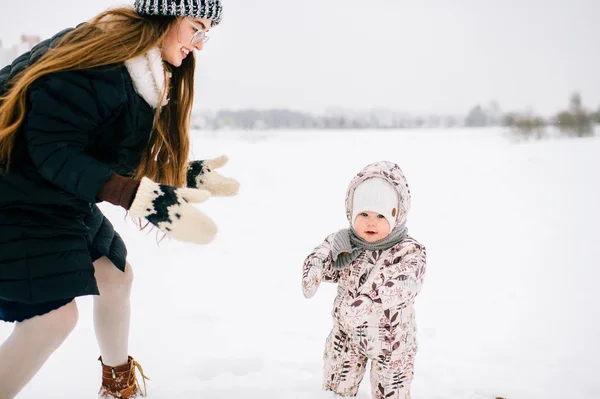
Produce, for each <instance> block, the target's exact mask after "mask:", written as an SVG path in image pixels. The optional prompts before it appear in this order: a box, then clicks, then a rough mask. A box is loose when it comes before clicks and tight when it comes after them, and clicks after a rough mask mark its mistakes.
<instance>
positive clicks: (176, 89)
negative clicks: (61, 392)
mask: <svg viewBox="0 0 600 399" xmlns="http://www.w3.org/2000/svg"><path fill="white" fill-rule="evenodd" d="M221 15H222V7H221V2H220V0H186V1H185V2H182V1H179V0H158V1H157V0H136V1H135V4H134V7H133V8H131V7H122V8H117V9H113V10H108V11H106V12H103V13H101V14H99V15H98V16H96V17H95V18H94V19H92V20H91V21H90V22H87V23H84V24H81V25H79V26H78V27H77V28H75V29H70V30H65V31H62V32H60V33H59V34H57V35H56V36H55V37H53V38H52V39H49V40H47V41H45V42H42V43H40V44H39V45H38V46H36V47H35V48H34V49H33V50H32V51H30V52H29V53H26V54H24V55H22V56H21V57H19V58H18V59H17V60H15V62H13V64H12V65H11V66H8V67H6V68H4V69H3V70H1V71H0V96H1V97H0V320H3V321H8V322H16V324H15V327H14V330H13V332H12V334H11V335H10V337H9V338H8V339H7V340H6V342H4V343H3V344H2V346H0V399H8V398H13V397H14V396H15V395H16V394H17V393H18V392H19V391H20V390H21V389H22V388H23V387H24V386H25V385H26V384H27V383H28V382H29V381H30V380H31V378H32V377H33V376H34V375H35V373H36V372H37V371H38V370H39V369H40V368H41V367H42V365H43V364H44V363H45V362H46V361H47V359H48V358H49V357H50V355H51V354H52V353H53V352H54V351H55V350H56V349H57V348H58V347H59V346H60V345H61V343H62V342H63V341H64V340H65V338H66V337H67V336H68V335H69V333H70V332H71V331H72V330H73V328H74V327H75V324H76V322H77V318H78V312H77V306H76V303H75V300H74V298H76V297H78V296H83V295H95V296H94V327H95V332H96V337H97V340H98V345H99V348H100V353H101V358H100V360H101V362H102V383H101V388H100V396H101V397H105V398H113V397H118V398H132V397H136V396H138V395H140V394H142V392H141V389H140V386H139V384H138V382H137V378H136V372H135V368H136V367H137V368H140V367H139V364H138V363H137V362H136V361H135V360H134V359H133V358H132V357H130V356H129V354H128V335H129V321H130V307H129V295H130V289H131V284H132V279H133V275H132V271H131V265H130V264H129V263H127V261H126V255H127V251H126V248H125V245H124V243H123V241H122V240H121V238H120V237H119V235H118V234H117V233H116V232H115V231H114V230H113V227H112V225H111V224H110V222H109V221H108V220H107V219H106V218H105V217H104V216H103V215H102V213H101V212H100V210H99V209H98V208H97V207H96V205H95V203H96V202H100V201H108V202H110V203H112V204H114V205H118V206H121V207H123V208H125V209H127V210H128V211H129V214H130V215H132V216H134V217H137V218H144V219H146V220H147V221H148V222H149V223H151V224H153V225H154V226H155V227H156V228H158V229H160V230H161V231H162V232H164V233H165V234H166V235H168V236H171V237H174V238H177V239H181V240H185V241H190V242H195V243H207V242H209V241H210V240H211V239H212V238H213V236H214V235H215V234H216V226H215V224H214V223H213V221H212V220H211V219H210V218H208V217H207V216H205V215H204V214H203V213H202V212H200V211H199V210H197V209H196V208H195V207H193V206H192V205H191V204H190V203H192V202H201V201H204V200H206V199H207V198H208V197H209V196H210V194H214V195H233V194H235V193H236V192H237V190H238V183H237V182H236V181H235V180H233V179H229V178H225V177H223V176H221V175H219V174H218V173H217V172H215V171H214V169H215V168H217V167H220V166H222V165H223V164H224V163H225V162H226V161H227V159H226V157H220V158H217V159H215V160H210V161H193V162H189V163H188V155H189V154H188V152H189V137H188V126H189V117H190V111H191V107H192V100H193V96H194V90H193V88H194V67H195V60H194V50H202V48H203V46H204V43H205V42H206V41H207V40H208V36H207V32H208V30H209V29H210V28H212V27H214V26H215V25H217V24H218V23H219V22H220V21H221ZM140 370H141V368H140ZM142 375H143V373H142ZM144 381H145V377H144ZM82 394H83V393H82Z"/></svg>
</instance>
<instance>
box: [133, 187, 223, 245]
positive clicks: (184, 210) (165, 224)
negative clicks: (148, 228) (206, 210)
mask: <svg viewBox="0 0 600 399" xmlns="http://www.w3.org/2000/svg"><path fill="white" fill-rule="evenodd" d="M209 197H210V193H209V192H208V191H205V190H198V189H195V188H183V187H172V186H167V185H164V184H159V183H156V182H154V181H152V180H150V179H148V178H147V177H144V178H142V181H141V182H140V186H139V188H138V190H137V192H136V194H135V198H134V199H133V203H132V204H131V208H130V209H129V213H130V214H131V216H134V217H139V218H145V219H146V220H148V221H149V222H150V223H152V224H153V225H155V226H156V227H158V228H159V229H160V230H161V231H163V232H164V233H165V234H167V235H168V236H170V237H173V238H176V239H178V240H182V241H189V242H193V243H197V244H206V243H208V242H210V241H211V240H212V239H213V238H214V236H215V235H216V233H217V226H216V225H215V223H214V222H213V221H212V220H211V219H210V218H209V217H207V216H206V215H205V214H203V213H202V212H200V211H199V210H198V209H196V208H194V207H193V206H192V205H191V204H190V202H203V201H206V199H208V198H209Z"/></svg>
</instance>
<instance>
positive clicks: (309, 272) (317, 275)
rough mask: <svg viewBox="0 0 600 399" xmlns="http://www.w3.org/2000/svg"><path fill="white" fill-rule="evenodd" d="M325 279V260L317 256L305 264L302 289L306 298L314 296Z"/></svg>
mask: <svg viewBox="0 0 600 399" xmlns="http://www.w3.org/2000/svg"><path fill="white" fill-rule="evenodd" d="M322 279H323V261H322V260H321V259H319V258H317V257H315V258H312V259H311V260H310V261H308V263H307V264H305V267H304V276H303V278H302V291H303V293H304V296H305V297H306V298H312V296H313V295H315V293H316V292H317V289H318V288H319V285H320V284H321V280H322Z"/></svg>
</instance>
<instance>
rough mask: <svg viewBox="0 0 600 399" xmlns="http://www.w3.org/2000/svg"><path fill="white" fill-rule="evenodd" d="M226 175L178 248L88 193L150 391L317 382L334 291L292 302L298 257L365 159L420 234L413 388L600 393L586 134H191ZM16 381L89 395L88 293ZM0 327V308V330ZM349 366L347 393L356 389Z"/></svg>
mask: <svg viewBox="0 0 600 399" xmlns="http://www.w3.org/2000/svg"><path fill="white" fill-rule="evenodd" d="M194 149H195V151H194V152H195V156H196V157H197V158H208V157H214V156H218V155H220V154H222V153H226V154H228V155H229V156H230V159H231V161H230V163H229V165H227V166H226V167H225V168H224V169H222V170H221V172H222V173H223V174H224V175H228V176H232V177H236V178H238V179H239V180H240V182H241V184H242V188H241V190H240V193H239V195H238V196H237V197H234V198H212V199H210V200H209V201H208V202H207V203H204V204H201V205H200V208H201V209H202V210H204V211H205V212H206V213H207V214H209V215H210V216H211V217H213V218H214V220H215V221H216V222H217V224H218V226H219V236H218V238H217V239H216V241H215V242H214V243H212V244H210V245H208V246H193V245H189V244H184V243H178V242H174V241H170V240H164V241H162V242H161V243H160V244H159V245H157V243H156V241H157V240H156V235H155V234H154V233H150V234H148V233H147V232H146V231H144V232H138V231H136V228H135V226H134V224H133V222H131V221H130V220H126V219H124V213H123V212H122V211H120V210H118V209H116V208H114V207H111V206H109V205H106V206H105V205H104V204H103V205H102V208H103V210H105V211H106V213H107V215H108V216H109V217H110V218H111V220H112V222H113V223H114V224H115V226H116V228H117V229H118V230H119V231H120V232H121V234H122V235H123V237H124V239H125V240H126V242H127V243H128V247H129V253H130V255H129V260H130V262H131V263H132V264H133V266H134V271H135V274H136V281H135V285H134V292H133V299H132V301H133V305H132V306H133V320H132V331H131V333H132V337H131V345H130V352H131V354H132V355H133V356H135V357H136V358H137V359H138V361H139V362H140V363H141V364H142V365H143V366H144V371H145V373H146V374H147V375H148V376H149V377H150V378H151V381H149V382H148V391H149V397H150V398H157V399H158V398H164V399H166V398H169V399H172V398H185V399H187V398H190V399H191V398H193V399H196V398H203V399H217V398H218V399H229V398H260V399H288V398H289V399H291V398H302V399H304V398H306V399H308V398H310V399H319V398H329V397H330V396H329V395H327V394H325V393H323V392H321V367H322V363H321V356H322V351H323V345H324V342H325V338H326V336H327V334H328V332H329V329H330V327H331V319H330V316H329V312H330V311H331V304H332V301H333V298H334V295H335V287H334V286H333V285H325V286H322V287H321V290H320V291H319V292H318V293H317V295H316V296H315V297H314V298H313V299H311V300H306V299H304V297H303V296H302V292H301V288H300V277H301V273H300V270H301V266H302V261H303V260H304V257H305V256H306V255H307V254H308V253H309V252H310V251H311V250H312V248H313V247H314V246H316V245H317V244H319V243H320V242H321V241H322V240H323V239H324V238H325V237H326V236H327V234H329V233H330V232H333V231H335V230H337V229H339V228H343V227H345V226H346V220H345V215H344V196H345V190H346V187H347V184H348V183H349V181H350V179H351V178H352V177H353V176H354V175H355V173H356V172H358V171H359V170H360V169H361V168H362V167H363V166H365V165H366V164H368V163H370V162H373V161H378V160H390V161H394V162H397V163H398V164H400V166H401V167H402V168H403V170H404V172H405V174H406V176H407V178H408V181H409V184H410V185H411V191H412V195H413V202H412V204H413V206H412V210H411V213H410V214H409V218H408V227H409V232H410V233H411V235H413V236H414V237H416V238H417V239H418V240H420V241H422V242H423V243H424V244H425V245H426V246H427V250H428V268H427V273H426V276H425V285H424V287H423V291H422V292H421V294H420V295H419V297H417V301H416V309H417V322H418V328H419V343H420V349H419V353H418V355H417V359H416V369H415V379H414V382H413V390H412V393H413V399H419V398H421V399H442V398H447V399H457V398H459V399H479V398H482V399H483V398H494V397H496V396H503V397H506V398H509V399H532V398H540V399H542V398H543V399H565V398H573V399H597V398H599V397H600V378H599V377H598V373H599V372H600V307H599V304H600V288H599V284H600V270H599V267H600V244H599V241H598V240H599V238H600V234H599V233H598V226H600V209H599V204H600V178H599V173H598V172H599V171H600V156H599V155H598V154H600V136H599V135H597V136H596V137H594V138H587V139H549V140H542V141H532V142H522V143H515V142H512V141H511V140H508V139H507V137H505V136H504V135H503V134H502V133H501V132H500V131H496V130H494V129H486V130H441V131H435V130H429V131H426V130H418V131H368V132H365V131H362V132H330V131H312V132H306V131H300V132H266V133H261V132H247V133H242V132H229V133H219V134H215V133H211V132H203V133H200V132H197V133H195V137H194ZM78 304H79V307H80V321H79V324H78V326H77V328H76V330H75V331H74V332H73V333H72V335H71V336H70V337H69V339H68V340H67V341H66V342H65V344H64V345H63V346H62V347H61V348H60V349H59V350H58V351H57V352H56V353H55V354H54V355H53V357H52V358H51V359H50V361H49V362H48V363H47V364H46V366H45V367H44V368H43V369H42V370H41V371H40V372H39V374H38V375H37V376H36V377H35V378H34V380H33V381H32V382H31V383H30V384H29V385H28V386H27V387H26V388H25V389H24V390H23V391H22V392H21V394H20V395H19V396H18V398H20V399H38V398H61V399H81V398H95V393H96V392H97V389H98V387H99V382H100V365H99V362H98V361H96V358H97V357H98V349H97V347H96V343H95V338H94V333H93V328H92V319H91V299H90V298H80V299H79V300H78ZM10 331H11V325H9V324H2V323H0V340H3V339H4V338H5V337H6V336H8V334H9V333H10ZM368 384H369V381H368V378H365V379H364V381H363V383H362V386H361V390H360V393H359V396H358V397H359V398H362V399H367V398H369V385H368Z"/></svg>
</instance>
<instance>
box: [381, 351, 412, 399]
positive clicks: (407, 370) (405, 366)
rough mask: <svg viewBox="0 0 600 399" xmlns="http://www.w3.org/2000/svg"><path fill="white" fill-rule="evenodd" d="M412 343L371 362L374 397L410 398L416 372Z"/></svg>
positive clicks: (387, 398) (386, 398) (389, 398)
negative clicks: (411, 384) (411, 385)
mask: <svg viewBox="0 0 600 399" xmlns="http://www.w3.org/2000/svg"><path fill="white" fill-rule="evenodd" d="M412 349H413V346H412V345H407V346H406V347H404V348H403V347H400V348H398V349H396V350H395V351H393V352H392V353H391V354H388V355H387V356H386V355H383V354H382V355H379V356H377V357H375V358H373V359H372V363H371V397H372V398H373V399H410V383H411V382H412V379H413V374H414V373H413V372H414V359H415V357H414V351H413V350H412Z"/></svg>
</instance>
